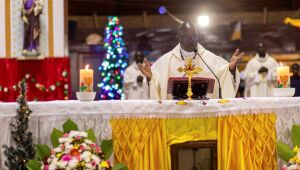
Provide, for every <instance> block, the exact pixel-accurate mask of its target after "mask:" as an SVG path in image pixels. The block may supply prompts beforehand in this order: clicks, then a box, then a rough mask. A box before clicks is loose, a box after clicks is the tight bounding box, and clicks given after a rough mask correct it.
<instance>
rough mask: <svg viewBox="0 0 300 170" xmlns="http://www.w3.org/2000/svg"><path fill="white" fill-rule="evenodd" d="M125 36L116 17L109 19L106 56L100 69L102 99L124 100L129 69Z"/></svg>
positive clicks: (99, 85) (106, 33) (106, 30)
mask: <svg viewBox="0 0 300 170" xmlns="http://www.w3.org/2000/svg"><path fill="white" fill-rule="evenodd" d="M122 36H123V26H121V25H120V24H119V18H118V17H116V16H110V17H108V24H107V27H106V29H105V40H104V42H105V43H104V47H105V49H106V56H105V59H104V60H103V62H102V65H101V66H100V67H99V70H100V71H101V80H102V82H101V83H99V84H98V87H100V88H101V90H100V97H101V99H106V100H107V99H109V100H110V99H124V98H125V97H124V93H123V75H124V72H125V69H126V67H127V65H128V64H127V60H128V54H127V52H126V48H125V44H124V40H123V38H122Z"/></svg>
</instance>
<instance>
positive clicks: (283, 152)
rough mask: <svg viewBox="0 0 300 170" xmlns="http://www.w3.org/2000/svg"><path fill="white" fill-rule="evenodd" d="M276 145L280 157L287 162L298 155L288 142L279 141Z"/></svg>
mask: <svg viewBox="0 0 300 170" xmlns="http://www.w3.org/2000/svg"><path fill="white" fill-rule="evenodd" d="M276 147H277V151H278V154H279V156H280V158H282V159H283V160H284V161H286V162H288V161H289V160H290V159H291V158H292V157H294V156H295V155H296V153H295V152H294V151H293V150H292V149H291V148H290V147H289V145H287V144H284V143H282V142H277V144H276Z"/></svg>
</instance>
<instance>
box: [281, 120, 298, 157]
mask: <svg viewBox="0 0 300 170" xmlns="http://www.w3.org/2000/svg"><path fill="white" fill-rule="evenodd" d="M291 138H292V142H293V145H294V147H296V146H297V147H299V146H300V126H299V125H293V127H292V130H291ZM276 147H277V152H278V155H279V156H280V158H282V159H283V160H285V161H286V162H288V161H289V160H290V159H291V158H293V157H294V156H295V155H296V154H297V153H296V152H294V151H293V150H292V149H291V148H290V147H289V145H287V144H284V143H282V142H277V144H276Z"/></svg>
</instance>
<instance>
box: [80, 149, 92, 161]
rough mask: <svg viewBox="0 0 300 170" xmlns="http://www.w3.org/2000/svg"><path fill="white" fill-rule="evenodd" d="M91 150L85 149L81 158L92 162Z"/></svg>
mask: <svg viewBox="0 0 300 170" xmlns="http://www.w3.org/2000/svg"><path fill="white" fill-rule="evenodd" d="M91 155H92V154H91V152H89V151H84V152H83V153H82V155H81V158H82V159H83V160H84V161H85V162H90V161H91Z"/></svg>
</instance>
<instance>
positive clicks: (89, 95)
mask: <svg viewBox="0 0 300 170" xmlns="http://www.w3.org/2000/svg"><path fill="white" fill-rule="evenodd" d="M76 97H77V99H78V100H79V101H82V102H88V101H94V99H95V97H96V92H76Z"/></svg>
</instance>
